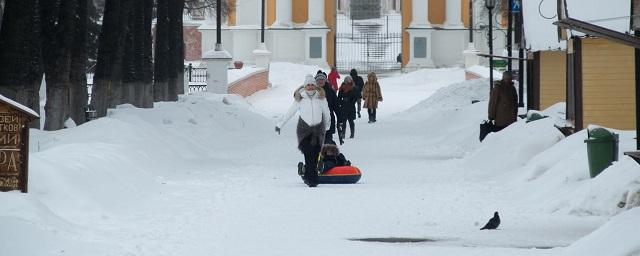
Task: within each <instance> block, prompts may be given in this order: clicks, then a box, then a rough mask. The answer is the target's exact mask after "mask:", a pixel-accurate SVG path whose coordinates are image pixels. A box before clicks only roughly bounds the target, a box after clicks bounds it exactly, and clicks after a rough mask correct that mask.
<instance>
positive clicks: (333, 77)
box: [327, 67, 340, 92]
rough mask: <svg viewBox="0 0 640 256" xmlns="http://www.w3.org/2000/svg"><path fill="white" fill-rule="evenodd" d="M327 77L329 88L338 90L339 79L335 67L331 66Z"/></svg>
mask: <svg viewBox="0 0 640 256" xmlns="http://www.w3.org/2000/svg"><path fill="white" fill-rule="evenodd" d="M327 78H328V79H329V83H330V84H331V88H333V90H334V91H336V92H337V91H338V79H340V74H338V70H337V69H336V67H331V72H329V77H327Z"/></svg>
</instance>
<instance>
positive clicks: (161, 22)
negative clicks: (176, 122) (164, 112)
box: [153, 0, 171, 102]
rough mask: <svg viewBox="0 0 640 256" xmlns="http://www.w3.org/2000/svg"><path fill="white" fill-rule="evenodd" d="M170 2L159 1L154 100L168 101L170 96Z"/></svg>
mask: <svg viewBox="0 0 640 256" xmlns="http://www.w3.org/2000/svg"><path fill="white" fill-rule="evenodd" d="M169 1H170V0H157V8H156V12H157V14H156V17H157V22H156V46H155V48H156V50H155V56H154V59H155V61H154V72H153V73H154V80H153V83H154V85H153V94H154V100H155V101H156V102H157V101H167V100H168V99H169V98H168V95H169V73H170V71H169V56H170V53H171V51H170V50H171V48H170V47H169V46H170V44H169Z"/></svg>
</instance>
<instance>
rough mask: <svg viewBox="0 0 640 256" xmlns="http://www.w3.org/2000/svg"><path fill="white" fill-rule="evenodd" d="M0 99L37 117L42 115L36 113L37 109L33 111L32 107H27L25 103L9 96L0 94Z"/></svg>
mask: <svg viewBox="0 0 640 256" xmlns="http://www.w3.org/2000/svg"><path fill="white" fill-rule="evenodd" d="M0 101H2V102H4V103H7V104H9V105H11V106H12V107H14V108H16V109H18V110H20V111H21V112H23V113H25V114H27V115H29V116H31V117H35V118H38V117H40V115H38V113H36V112H35V111H33V110H32V109H30V108H28V107H26V106H25V105H22V104H20V103H18V102H15V101H13V100H11V99H9V98H7V97H5V96H4V95H2V94H0Z"/></svg>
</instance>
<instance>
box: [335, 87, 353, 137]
mask: <svg viewBox="0 0 640 256" xmlns="http://www.w3.org/2000/svg"><path fill="white" fill-rule="evenodd" d="M357 100H358V93H357V92H356V88H355V86H354V85H353V79H352V78H351V77H350V76H346V77H345V78H344V81H343V82H342V85H340V89H339V92H338V106H339V109H340V115H339V116H340V119H339V120H338V133H339V136H340V138H344V137H345V133H346V131H347V126H346V124H347V121H348V122H349V128H350V130H351V136H349V138H352V139H353V136H354V133H355V124H354V122H353V120H355V119H356V101H357Z"/></svg>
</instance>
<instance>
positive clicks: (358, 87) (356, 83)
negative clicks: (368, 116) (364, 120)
mask: <svg viewBox="0 0 640 256" xmlns="http://www.w3.org/2000/svg"><path fill="white" fill-rule="evenodd" d="M349 75H350V76H351V79H353V88H354V89H355V91H356V95H357V96H358V99H357V100H356V104H358V109H357V113H358V118H360V117H362V116H361V115H360V109H361V106H362V88H363V87H364V80H362V77H361V76H359V75H358V71H357V70H356V69H355V68H353V69H351V72H350V73H349Z"/></svg>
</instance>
